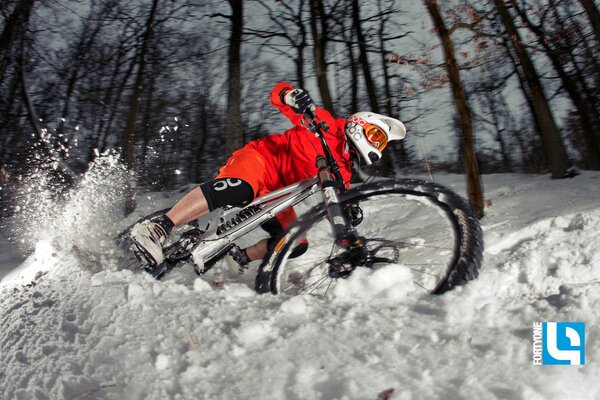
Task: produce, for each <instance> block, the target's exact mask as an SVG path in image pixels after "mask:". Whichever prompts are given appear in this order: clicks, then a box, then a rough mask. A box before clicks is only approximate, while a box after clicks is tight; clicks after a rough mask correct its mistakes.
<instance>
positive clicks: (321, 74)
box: [310, 0, 335, 117]
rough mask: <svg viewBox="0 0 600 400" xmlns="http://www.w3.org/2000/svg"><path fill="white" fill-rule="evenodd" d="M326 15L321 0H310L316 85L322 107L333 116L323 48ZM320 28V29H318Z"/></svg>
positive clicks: (324, 45)
mask: <svg viewBox="0 0 600 400" xmlns="http://www.w3.org/2000/svg"><path fill="white" fill-rule="evenodd" d="M326 18H327V16H326V15H325V9H324V6H323V1H322V0H310V27H311V34H312V38H313V43H314V45H313V52H314V53H313V54H314V60H315V71H316V75H317V85H318V87H319V92H320V93H321V99H322V101H323V107H324V108H325V109H326V110H327V111H329V112H330V113H331V115H333V116H334V117H335V111H334V109H333V100H332V99H331V91H330V90H329V81H328V78H327V59H326V54H325V49H326V46H327V42H328V41H329V33H328V28H327V19H326ZM319 29H320V31H319Z"/></svg>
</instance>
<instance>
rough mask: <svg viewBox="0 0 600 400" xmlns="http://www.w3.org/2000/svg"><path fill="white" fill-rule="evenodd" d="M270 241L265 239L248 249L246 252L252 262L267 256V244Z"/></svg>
mask: <svg viewBox="0 0 600 400" xmlns="http://www.w3.org/2000/svg"><path fill="white" fill-rule="evenodd" d="M268 242H269V239H263V240H261V241H260V242H258V243H255V244H253V245H252V246H248V247H246V249H245V251H246V254H247V255H248V259H249V260H250V261H254V260H261V259H262V258H263V257H264V256H265V254H267V244H268Z"/></svg>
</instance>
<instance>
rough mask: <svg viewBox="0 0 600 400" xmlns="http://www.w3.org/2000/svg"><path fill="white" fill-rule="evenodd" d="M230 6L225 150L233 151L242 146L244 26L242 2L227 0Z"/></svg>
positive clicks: (240, 0)
mask: <svg viewBox="0 0 600 400" xmlns="http://www.w3.org/2000/svg"><path fill="white" fill-rule="evenodd" d="M229 5H230V6H231V36H230V39H229V56H228V59H229V75H228V92H227V130H226V143H225V150H226V151H227V154H231V153H233V152H234V151H235V150H237V149H239V148H240V147H242V144H243V142H244V136H243V132H242V107H241V102H242V78H241V55H240V53H241V47H242V28H243V26H244V2H243V1H242V0H229Z"/></svg>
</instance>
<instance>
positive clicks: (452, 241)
mask: <svg viewBox="0 0 600 400" xmlns="http://www.w3.org/2000/svg"><path fill="white" fill-rule="evenodd" d="M340 201H341V205H342V207H349V206H350V205H352V204H358V205H359V206H360V207H361V209H362V212H363V222H362V223H361V224H360V225H359V226H357V228H356V231H357V232H356V233H357V235H358V236H357V238H356V240H355V243H354V244H352V245H350V246H343V247H342V246H339V245H337V244H336V243H335V241H334V240H333V237H332V234H331V226H330V224H329V222H328V220H327V216H326V212H325V210H324V208H323V206H318V207H316V208H314V209H313V210H311V211H310V212H309V213H307V214H306V215H305V216H303V217H302V218H301V219H299V220H298V221H296V223H294V224H293V225H292V226H291V227H290V228H289V230H288V231H286V232H285V233H283V234H282V235H281V237H280V238H279V239H278V240H277V241H275V243H276V244H275V245H274V246H273V248H272V249H270V251H269V253H268V254H267V255H266V256H265V259H264V260H263V263H262V265H261V266H260V269H259V273H258V275H257V278H256V288H257V290H258V291H259V292H263V293H264V292H271V293H274V294H277V293H287V294H303V293H308V294H316V295H326V294H327V292H328V291H329V290H330V289H331V288H332V287H333V285H335V284H336V283H337V282H338V280H339V279H344V278H346V277H348V276H350V275H351V274H352V272H353V271H354V269H355V268H357V267H367V268H378V267H381V266H383V265H386V264H399V265H402V266H403V267H405V268H407V270H409V271H410V272H411V277H412V281H413V282H414V284H415V285H417V286H418V287H420V288H422V289H423V290H426V291H427V292H429V293H431V294H440V293H444V292H446V291H448V290H450V289H452V288H453V287H455V286H456V285H460V284H463V283H465V282H467V281H469V280H471V279H474V278H475V277H477V275H478V272H479V268H480V266H481V260H482V250H483V241H482V232H481V227H480V225H479V221H478V220H477V219H476V218H475V217H474V215H473V213H472V211H471V208H470V207H469V205H468V204H467V203H466V202H465V201H464V199H463V198H462V197H460V196H458V195H457V194H456V193H454V192H453V191H452V190H450V189H448V188H445V187H443V186H440V185H437V184H434V183H431V182H427V181H421V180H415V179H400V180H386V181H381V182H375V183H370V184H365V185H362V186H360V187H358V188H356V189H352V190H349V191H347V192H346V193H344V195H342V196H341V199H340ZM305 240H307V241H308V250H307V251H306V253H305V254H304V255H302V256H301V257H299V258H296V259H292V258H291V257H290V254H291V253H292V251H293V250H294V248H296V247H297V246H298V245H299V244H300V243H302V242H303V241H305Z"/></svg>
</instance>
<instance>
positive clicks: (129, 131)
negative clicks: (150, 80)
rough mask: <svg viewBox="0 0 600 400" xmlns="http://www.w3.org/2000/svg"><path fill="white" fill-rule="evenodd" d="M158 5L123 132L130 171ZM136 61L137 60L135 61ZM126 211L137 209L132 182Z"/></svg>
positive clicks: (148, 21) (150, 19)
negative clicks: (147, 55)
mask: <svg viewBox="0 0 600 400" xmlns="http://www.w3.org/2000/svg"><path fill="white" fill-rule="evenodd" d="M157 6H158V0H153V1H152V7H151V9H150V14H149V15H148V18H147V19H146V27H145V28H146V30H145V32H144V36H143V38H142V47H141V50H140V56H139V67H138V70H137V75H136V78H135V83H134V85H133V92H132V93H131V99H130V101H129V113H128V115H127V126H126V127H125V132H124V134H123V153H124V158H125V165H126V166H127V169H128V170H129V171H133V170H134V167H135V147H134V144H135V129H136V122H137V117H138V113H139V109H140V95H141V93H142V85H143V83H144V69H145V67H146V54H147V53H148V46H149V45H150V39H151V38H152V29H153V25H154V16H155V14H156V8H157ZM134 62H135V61H134ZM125 196H126V198H125V213H126V214H130V213H131V212H133V211H134V210H135V207H136V203H135V194H134V192H133V187H132V183H129V185H128V187H127V188H126V194H125Z"/></svg>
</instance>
